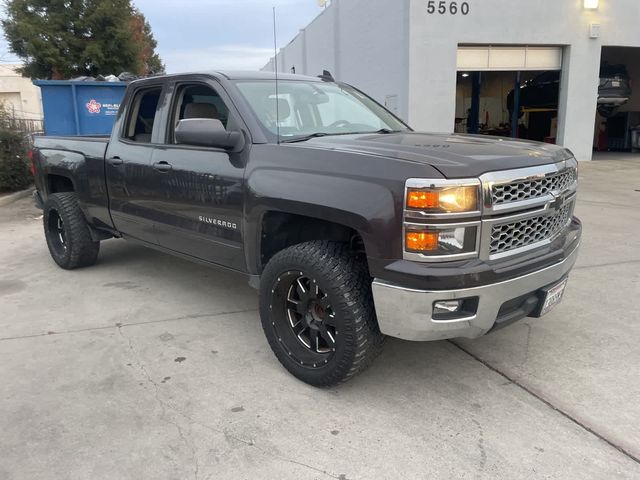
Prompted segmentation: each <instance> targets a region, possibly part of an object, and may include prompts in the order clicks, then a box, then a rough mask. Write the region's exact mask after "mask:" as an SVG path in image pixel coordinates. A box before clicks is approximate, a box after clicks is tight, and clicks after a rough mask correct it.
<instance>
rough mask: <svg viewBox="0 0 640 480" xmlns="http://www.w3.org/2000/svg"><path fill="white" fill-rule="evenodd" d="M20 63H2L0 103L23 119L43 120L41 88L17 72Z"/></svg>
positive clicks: (0, 66) (0, 67)
mask: <svg viewBox="0 0 640 480" xmlns="http://www.w3.org/2000/svg"><path fill="white" fill-rule="evenodd" d="M19 67H20V65H16V64H0V103H2V104H4V107H5V108H6V109H7V110H8V111H9V112H11V113H12V114H14V115H15V116H16V118H18V119H22V120H34V121H38V122H39V121H41V120H42V100H41V97H40V89H39V88H38V87H36V86H35V85H33V83H31V79H30V78H25V77H23V76H22V75H20V74H19V73H18V72H16V69H17V68H19Z"/></svg>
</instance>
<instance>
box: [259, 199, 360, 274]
mask: <svg viewBox="0 0 640 480" xmlns="http://www.w3.org/2000/svg"><path fill="white" fill-rule="evenodd" d="M360 223H361V222H354V223H346V222H337V221H335V220H331V219H328V218H323V217H319V216H310V215H306V214H301V213H294V212H291V211H284V210H264V211H263V212H262V214H261V215H260V217H259V221H258V235H257V240H256V248H255V251H256V253H257V254H256V259H255V260H256V267H257V271H258V272H260V273H261V272H262V270H263V269H264V267H265V266H266V264H267V263H268V262H269V260H270V259H271V258H272V257H273V256H274V255H275V254H276V253H278V252H280V251H282V250H284V249H285V248H288V247H291V246H293V245H297V244H300V243H304V242H310V241H314V240H329V241H336V242H342V243H348V244H349V245H350V246H351V247H352V249H353V250H354V252H357V253H358V254H362V255H365V256H366V247H365V241H364V238H365V237H366V236H367V232H366V229H365V230H364V234H363V232H362V231H361V230H359V229H358V228H357V227H356V226H357V225H358V224H360Z"/></svg>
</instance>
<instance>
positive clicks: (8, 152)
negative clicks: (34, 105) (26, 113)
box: [0, 124, 33, 192]
mask: <svg viewBox="0 0 640 480" xmlns="http://www.w3.org/2000/svg"><path fill="white" fill-rule="evenodd" d="M27 150H28V142H27V138H26V136H25V134H24V133H23V132H20V131H16V130H13V129H10V128H6V127H3V126H2V125H1V124H0V192H15V191H18V190H24V189H25V188H27V187H28V186H30V185H31V184H32V183H33V177H32V176H31V172H30V168H29V160H28V158H27Z"/></svg>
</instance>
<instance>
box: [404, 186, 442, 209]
mask: <svg viewBox="0 0 640 480" xmlns="http://www.w3.org/2000/svg"><path fill="white" fill-rule="evenodd" d="M439 196H440V195H439V194H438V192H429V191H425V190H412V189H409V191H408V192H407V207H409V208H421V209H424V210H426V209H432V208H438V206H439V204H440V200H439Z"/></svg>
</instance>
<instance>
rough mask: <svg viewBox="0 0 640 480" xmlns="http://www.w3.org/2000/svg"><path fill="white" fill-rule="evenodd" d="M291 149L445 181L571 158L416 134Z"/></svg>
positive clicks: (487, 140) (347, 138)
mask: <svg viewBox="0 0 640 480" xmlns="http://www.w3.org/2000/svg"><path fill="white" fill-rule="evenodd" d="M292 145H300V146H302V145H304V146H306V147H307V148H321V149H328V150H334V151H341V152H348V153H356V154H362V155H376V156H382V157H387V158H390V159H395V160H400V161H406V162H413V163H417V164H427V165H431V166H432V167H434V168H436V169H438V170H439V171H440V173H442V174H443V175H444V176H445V177H447V178H464V177H477V176H479V175H482V174H483V173H486V172H491V171H497V170H509V169H513V168H524V167H531V166H537V165H544V164H549V163H556V162H560V161H563V160H566V159H568V158H571V157H573V155H572V154H571V152H570V151H569V150H567V149H565V148H562V147H558V146H556V145H551V144H547V143H538V142H530V141H523V140H514V139H511V138H498V137H488V136H485V135H460V134H432V133H417V132H403V133H391V134H361V135H336V136H327V137H319V138H314V139H311V140H308V141H306V142H304V143H299V144H292Z"/></svg>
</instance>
